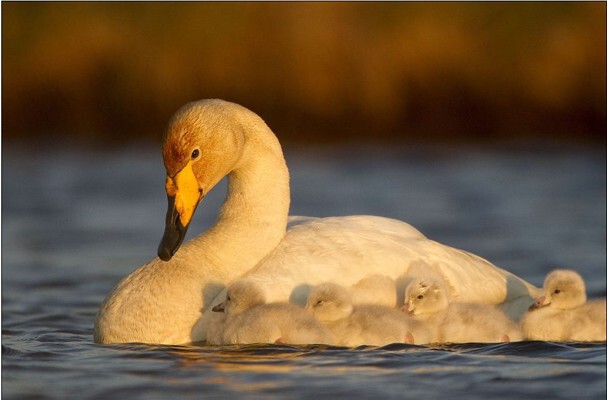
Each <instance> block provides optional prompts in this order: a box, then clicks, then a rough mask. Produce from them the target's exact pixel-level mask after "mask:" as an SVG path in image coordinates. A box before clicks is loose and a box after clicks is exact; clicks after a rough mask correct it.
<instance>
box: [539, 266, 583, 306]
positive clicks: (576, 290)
mask: <svg viewBox="0 0 607 400" xmlns="http://www.w3.org/2000/svg"><path fill="white" fill-rule="evenodd" d="M584 303H586V285H585V284H584V280H583V279H582V277H581V276H580V275H579V274H578V273H577V272H575V271H572V270H567V269H557V270H554V271H552V272H551V273H549V274H548V276H546V279H545V280H544V294H543V296H541V297H539V298H537V299H536V300H535V303H534V304H533V305H532V306H531V307H530V310H533V309H537V308H541V307H545V306H550V307H553V308H557V309H559V310H567V309H571V308H576V307H579V306H581V305H582V304H584Z"/></svg>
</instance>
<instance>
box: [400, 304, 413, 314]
mask: <svg viewBox="0 0 607 400" xmlns="http://www.w3.org/2000/svg"><path fill="white" fill-rule="evenodd" d="M414 309H415V307H414V306H413V305H412V304H410V303H405V304H403V305H402V306H401V308H400V310H401V311H402V312H405V313H413V310H414Z"/></svg>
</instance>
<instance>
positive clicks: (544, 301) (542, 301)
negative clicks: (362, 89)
mask: <svg viewBox="0 0 607 400" xmlns="http://www.w3.org/2000/svg"><path fill="white" fill-rule="evenodd" d="M547 305H550V299H549V298H547V297H546V296H541V297H538V298H537V299H536V300H535V303H533V304H532V305H531V306H529V311H533V310H537V309H538V308H542V307H546V306H547Z"/></svg>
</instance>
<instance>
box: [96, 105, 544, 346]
mask: <svg viewBox="0 0 607 400" xmlns="http://www.w3.org/2000/svg"><path fill="white" fill-rule="evenodd" d="M162 155H163V158H164V164H165V167H166V171H167V179H166V192H167V196H168V203H169V205H168V211H167V215H166V228H165V232H164V236H163V238H162V241H161V243H160V246H159V248H158V256H159V258H156V259H154V260H152V261H150V262H149V263H147V264H145V265H143V266H141V267H140V268H138V269H137V270H135V271H134V272H132V273H131V274H130V275H128V276H127V277H126V278H124V279H123V280H122V281H120V282H119V283H118V285H117V286H116V287H115V288H114V289H113V290H112V291H111V292H110V293H109V294H108V296H107V298H106V299H105V301H104V302H103V304H102V305H101V308H100V310H99V313H98V315H97V319H96V322H95V331H94V338H95V341H96V342H100V343H125V342H144V343H163V344H180V343H188V342H193V341H200V340H204V339H205V335H206V328H207V325H208V319H209V318H212V317H211V315H212V314H214V313H212V312H211V311H210V309H211V306H213V305H215V304H217V303H219V302H221V301H222V300H223V298H222V297H221V296H220V293H221V292H222V290H223V289H224V288H225V286H227V285H228V284H229V283H230V282H232V281H233V280H235V279H236V278H240V277H241V276H243V275H245V274H247V275H248V276H249V277H250V278H251V279H254V280H256V281H257V282H258V283H260V284H261V285H262V286H264V287H265V288H266V292H267V293H268V294H269V295H270V296H269V298H268V299H267V300H268V301H270V302H271V301H281V300H286V299H290V300H291V301H295V302H300V303H303V304H305V297H306V295H307V291H308V290H309V288H310V287H311V286H312V285H316V284H318V283H321V282H325V281H331V282H335V283H339V284H342V285H346V286H350V285H352V284H354V283H356V282H357V281H359V280H360V279H362V278H364V277H365V276H368V275H371V274H383V275H386V276H389V277H391V278H393V279H399V278H401V277H402V276H403V274H406V272H407V270H408V269H409V268H410V267H411V266H415V267H416V268H430V269H433V270H435V271H438V272H439V273H440V274H441V275H442V276H443V277H444V279H445V280H446V282H448V283H449V285H450V287H451V289H452V292H451V294H452V296H453V297H455V298H458V299H459V300H462V301H468V302H481V303H490V304H500V303H503V304H505V305H507V306H508V309H509V311H510V313H511V315H515V316H517V317H518V316H520V315H521V314H522V313H523V312H524V311H525V310H526V308H527V307H528V306H529V305H530V304H532V303H533V300H532V298H533V297H534V296H535V295H537V294H538V292H537V289H536V288H535V287H533V286H532V285H530V284H528V283H527V282H525V281H523V280H522V279H520V278H518V277H516V276H514V275H512V274H511V273H509V272H507V271H505V270H503V269H500V268H497V267H495V266H494V265H492V264H490V263H489V262H487V261H485V260H484V259H482V258H479V257H477V256H475V255H472V254H469V253H466V252H464V251H461V250H457V249H454V248H451V247H448V246H445V245H441V244H439V243H436V242H434V241H431V240H429V239H427V238H426V237H425V236H424V235H422V234H421V233H420V232H418V231H417V230H416V229H415V228H413V227H411V226H410V225H408V224H406V223H404V222H400V221H396V220H393V219H387V218H381V217H370V216H352V217H334V218H320V219H317V218H301V217H300V218H297V217H295V218H292V219H291V220H290V221H291V223H290V225H289V227H288V228H287V220H288V210H289V201H290V194H289V173H288V170H287V166H286V164H285V160H284V157H283V154H282V150H281V147H280V144H279V143H278V140H277V139H276V137H275V136H274V134H273V133H272V131H271V130H270V128H268V126H267V125H266V124H265V123H264V122H263V120H262V119H261V118H259V117H258V116H257V115H256V114H255V113H253V112H251V111H249V110H247V109H246V108H244V107H242V106H239V105H237V104H234V103H229V102H226V101H222V100H202V101H198V102H193V103H189V104H186V105H185V106H183V107H182V108H181V109H180V110H179V111H177V113H176V114H175V115H174V116H173V118H172V119H171V121H170V123H169V126H168V129H167V131H166V133H165V135H164V138H163V144H162ZM226 175H227V176H228V193H227V198H226V200H225V202H224V204H223V205H222V207H221V210H220V212H219V217H218V219H217V221H216V222H215V224H214V225H213V226H212V227H211V228H210V229H209V230H208V231H206V232H204V233H203V234H201V235H199V236H197V237H195V238H194V239H192V240H190V241H189V242H187V243H185V244H184V245H183V246H182V247H181V249H180V250H179V251H177V250H178V249H179V247H180V245H181V242H182V240H183V238H184V236H185V233H186V230H187V228H188V225H189V223H190V220H191V218H192V216H193V214H194V211H195V209H196V207H197V205H198V204H199V203H200V202H201V201H202V199H203V198H204V196H205V195H206V194H207V193H208V192H209V191H210V190H211V189H212V188H213V186H215V185H216V184H217V183H218V182H219V181H220V180H221V179H222V178H223V177H224V176H226ZM207 311H208V312H207ZM215 314H216V313H215Z"/></svg>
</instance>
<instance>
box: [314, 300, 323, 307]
mask: <svg viewBox="0 0 607 400" xmlns="http://www.w3.org/2000/svg"><path fill="white" fill-rule="evenodd" d="M322 303H324V301H323V300H318V301H317V302H316V304H314V305H315V306H319V305H321V304H322Z"/></svg>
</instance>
